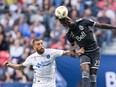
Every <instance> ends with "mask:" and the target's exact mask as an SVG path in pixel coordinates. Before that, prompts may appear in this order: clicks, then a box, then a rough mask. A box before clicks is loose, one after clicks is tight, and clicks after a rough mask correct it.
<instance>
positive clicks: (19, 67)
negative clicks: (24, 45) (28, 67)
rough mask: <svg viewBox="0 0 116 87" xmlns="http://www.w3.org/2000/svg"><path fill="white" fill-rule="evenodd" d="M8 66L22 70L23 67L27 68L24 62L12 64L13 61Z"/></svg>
mask: <svg viewBox="0 0 116 87" xmlns="http://www.w3.org/2000/svg"><path fill="white" fill-rule="evenodd" d="M7 66H8V67H11V68H13V69H15V70H21V69H24V68H25V67H24V66H23V65H22V64H12V63H10V64H8V65H7Z"/></svg>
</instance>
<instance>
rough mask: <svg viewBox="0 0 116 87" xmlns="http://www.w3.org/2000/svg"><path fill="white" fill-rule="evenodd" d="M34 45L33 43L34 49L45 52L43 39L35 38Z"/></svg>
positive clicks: (41, 52)
mask: <svg viewBox="0 0 116 87" xmlns="http://www.w3.org/2000/svg"><path fill="white" fill-rule="evenodd" d="M32 45H33V48H34V50H36V51H37V52H38V53H39V54H43V53H44V45H43V41H42V40H41V39H34V40H33V41H32Z"/></svg>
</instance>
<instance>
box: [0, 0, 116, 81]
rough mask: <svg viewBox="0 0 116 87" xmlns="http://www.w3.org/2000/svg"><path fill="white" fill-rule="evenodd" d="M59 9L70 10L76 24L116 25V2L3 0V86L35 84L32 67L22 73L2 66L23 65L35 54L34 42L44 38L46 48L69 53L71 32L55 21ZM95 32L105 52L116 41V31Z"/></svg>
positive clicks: (0, 3)
mask: <svg viewBox="0 0 116 87" xmlns="http://www.w3.org/2000/svg"><path fill="white" fill-rule="evenodd" d="M59 5H65V6H66V7H67V8H68V10H69V16H70V17H71V18H72V19H73V20H76V19H78V18H81V17H83V18H87V19H92V20H94V21H97V22H100V23H107V24H112V25H116V0H0V53H1V54H0V61H1V62H0V82H13V81H18V82H22V83H25V82H29V81H30V82H31V81H32V79H33V69H32V66H30V67H28V68H26V69H25V70H24V71H19V70H13V69H11V68H5V67H3V66H2V65H3V62H4V61H5V59H6V60H8V57H9V60H10V61H12V62H13V63H22V62H23V61H24V60H25V58H26V57H27V56H28V55H30V54H31V53H33V52H34V50H33V49H32V46H31V40H32V39H34V38H42V39H43V41H44V44H45V47H49V48H56V49H69V43H68V41H67V40H66V37H65V34H66V31H67V30H66V29H65V28H64V27H63V26H62V25H60V23H59V21H58V20H56V19H55V17H54V11H55V8H56V7H57V6H59ZM91 28H93V27H91ZM93 32H94V34H95V38H96V41H97V43H98V45H99V46H100V47H101V48H102V47H103V46H104V43H105V46H107V45H109V44H110V43H111V42H112V39H113V38H115V37H116V30H104V29H99V28H94V29H93Z"/></svg>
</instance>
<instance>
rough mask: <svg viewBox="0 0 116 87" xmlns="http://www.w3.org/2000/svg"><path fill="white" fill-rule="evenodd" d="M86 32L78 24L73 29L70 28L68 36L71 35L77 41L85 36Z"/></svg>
mask: <svg viewBox="0 0 116 87" xmlns="http://www.w3.org/2000/svg"><path fill="white" fill-rule="evenodd" d="M87 33H88V31H87V29H85V28H84V27H83V26H81V25H79V26H77V27H76V28H75V29H74V30H70V31H69V32H68V37H71V38H73V39H75V40H77V41H81V40H82V39H84V38H85V37H86V36H87Z"/></svg>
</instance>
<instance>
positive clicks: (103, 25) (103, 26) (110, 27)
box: [95, 22, 116, 29]
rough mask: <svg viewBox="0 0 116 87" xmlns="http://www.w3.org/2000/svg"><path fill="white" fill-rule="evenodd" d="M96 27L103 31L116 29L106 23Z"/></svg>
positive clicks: (96, 24) (98, 24)
mask: <svg viewBox="0 0 116 87" xmlns="http://www.w3.org/2000/svg"><path fill="white" fill-rule="evenodd" d="M95 27H98V28H101V29H116V26H112V25H110V24H104V23H98V22H96V23H95Z"/></svg>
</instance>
